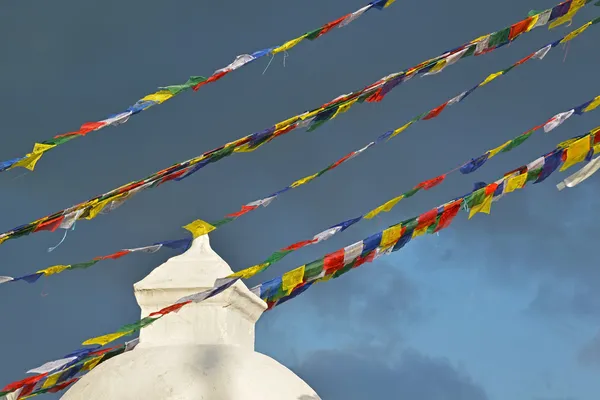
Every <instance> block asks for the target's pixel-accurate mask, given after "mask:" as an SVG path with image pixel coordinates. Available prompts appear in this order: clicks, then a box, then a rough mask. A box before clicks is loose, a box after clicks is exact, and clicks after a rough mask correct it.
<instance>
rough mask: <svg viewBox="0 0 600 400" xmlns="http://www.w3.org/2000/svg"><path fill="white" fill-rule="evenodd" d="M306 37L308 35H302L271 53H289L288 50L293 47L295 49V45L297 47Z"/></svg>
mask: <svg viewBox="0 0 600 400" xmlns="http://www.w3.org/2000/svg"><path fill="white" fill-rule="evenodd" d="M305 37H306V35H302V36H300V37H299V38H296V39H292V40H290V41H288V42H285V43H284V44H282V45H281V46H279V47H276V48H274V49H273V50H272V51H271V54H277V53H281V52H282V51H287V50H289V49H291V48H292V47H294V46H295V45H297V44H298V43H300V42H301V41H302V40H303V39H304V38H305Z"/></svg>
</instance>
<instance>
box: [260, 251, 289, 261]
mask: <svg viewBox="0 0 600 400" xmlns="http://www.w3.org/2000/svg"><path fill="white" fill-rule="evenodd" d="M292 251H293V250H283V251H276V252H275V253H273V254H271V256H270V257H269V258H267V259H266V260H265V261H264V262H263V264H275V263H276V262H277V261H279V260H281V259H282V258H283V257H285V256H287V255H288V254H290V253H291V252H292Z"/></svg>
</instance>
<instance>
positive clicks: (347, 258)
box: [83, 127, 600, 346]
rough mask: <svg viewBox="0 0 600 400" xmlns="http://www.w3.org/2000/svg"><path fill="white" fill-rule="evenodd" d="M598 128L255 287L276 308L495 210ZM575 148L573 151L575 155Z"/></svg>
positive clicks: (226, 283)
mask: <svg viewBox="0 0 600 400" xmlns="http://www.w3.org/2000/svg"><path fill="white" fill-rule="evenodd" d="M595 132H600V127H598V128H596V129H595V130H593V131H592V132H591V133H588V134H585V135H580V136H577V137H575V138H573V139H571V140H569V141H565V142H563V143H561V144H559V146H557V147H556V148H555V149H554V150H553V151H551V152H550V153H547V154H546V155H544V156H542V157H540V158H538V159H536V160H534V161H532V162H530V163H529V164H526V165H523V166H521V167H519V168H517V169H515V170H513V171H510V172H508V173H506V174H504V176H503V177H502V178H501V179H499V180H497V181H496V182H494V183H491V184H484V183H483V184H477V185H475V188H474V189H473V190H472V191H471V192H469V193H468V194H466V195H464V196H461V197H458V198H456V199H453V200H451V201H449V202H447V203H444V204H442V205H440V206H438V207H436V208H433V209H431V210H430V211H427V212H425V213H423V214H421V215H419V216H417V217H413V218H410V219H407V220H405V221H402V222H401V223H398V224H394V225H392V226H390V227H389V228H387V229H385V230H383V231H380V232H378V233H376V234H374V235H371V236H369V237H367V238H365V239H363V240H362V241H360V242H358V243H354V244H352V245H350V246H347V247H344V248H343V249H340V250H338V251H336V252H333V253H330V254H328V255H326V256H324V257H322V258H320V259H318V260H316V261H313V262H311V263H308V264H306V265H304V266H301V267H299V268H296V269H294V270H292V271H289V272H287V273H286V274H284V276H282V277H279V278H275V279H273V280H270V281H268V282H264V283H262V284H260V285H258V286H255V287H254V288H252V289H251V291H252V292H253V293H256V294H258V295H259V296H260V297H261V298H262V299H263V300H265V301H266V302H267V304H269V306H270V307H269V308H272V307H273V306H274V305H276V303H277V302H278V301H279V300H280V299H282V298H284V297H286V296H288V295H292V294H293V292H294V290H296V289H297V288H298V285H302V284H305V283H309V282H310V281H311V280H328V279H330V278H331V277H337V276H339V275H341V274H343V273H345V272H348V271H349V270H350V269H352V268H355V267H357V266H358V265H356V264H353V263H354V262H358V264H359V265H360V264H362V263H364V262H368V261H372V260H373V259H375V258H377V257H378V256H380V255H383V254H387V253H389V252H392V251H397V250H399V249H400V248H402V247H404V246H405V245H406V244H407V243H408V242H409V241H410V240H412V239H414V238H416V237H419V236H422V235H424V234H432V233H436V232H439V231H440V230H441V229H445V228H447V227H448V226H449V225H450V224H451V223H452V221H453V219H454V218H455V217H456V215H457V214H458V212H459V211H460V210H465V211H468V212H469V218H471V217H472V216H473V215H475V214H477V213H479V212H484V213H488V214H489V213H490V210H491V202H492V201H497V200H499V199H500V198H502V197H503V196H504V195H505V194H507V193H510V191H508V190H507V189H508V188H510V187H511V184H510V182H511V181H513V180H515V179H516V178H518V177H520V176H525V177H526V178H525V180H524V183H523V185H520V187H519V188H523V187H525V185H526V184H527V183H529V182H533V183H534V184H536V183H540V182H543V181H544V180H545V179H547V178H548V177H549V176H550V175H551V174H552V173H554V172H555V171H556V170H558V167H559V166H560V165H561V164H563V168H561V170H563V169H565V168H564V163H567V162H568V160H569V158H572V159H576V160H579V161H578V162H583V161H584V159H582V158H581V157H580V155H581V154H582V153H583V151H584V149H583V146H581V145H580V144H579V143H580V142H582V141H584V142H585V143H587V144H588V146H587V148H588V150H587V152H586V153H587V154H588V157H590V154H591V153H592V151H590V150H592V149H593V148H594V146H595V148H596V149H597V150H600V146H598V144H600V135H597V136H596V135H595ZM574 149H576V150H574ZM569 152H571V153H572V154H571V155H569ZM336 275H337V276H336ZM238 280H239V277H233V278H230V277H227V278H223V279H219V280H217V281H216V283H215V286H214V287H213V288H211V289H208V290H204V291H202V292H199V293H196V294H192V295H189V296H186V297H183V298H181V299H179V300H178V301H177V302H176V303H175V304H173V305H171V306H167V307H164V308H163V309H161V310H159V311H156V312H154V313H152V314H150V315H149V316H148V317H145V318H143V319H141V320H140V321H138V322H136V323H133V324H129V325H125V326H123V327H121V328H120V329H119V330H117V331H116V332H114V333H109V334H106V335H102V336H98V337H95V338H92V339H88V340H86V341H85V342H83V344H84V345H101V346H104V345H106V344H108V343H110V342H112V341H114V340H116V339H118V338H120V337H123V336H126V335H129V334H132V333H133V332H136V331H138V330H140V329H142V328H144V327H146V326H148V325H150V324H152V323H153V322H155V321H156V320H158V319H160V318H162V317H164V316H165V315H168V314H170V313H172V312H177V311H179V310H180V309H181V308H183V307H184V306H186V305H188V304H191V303H198V302H201V301H204V300H206V299H209V298H211V297H214V296H216V295H217V294H219V293H222V292H223V291H225V290H226V289H227V288H229V287H231V286H233V285H234V284H235V283H236V282H237V281H238ZM284 287H285V289H284Z"/></svg>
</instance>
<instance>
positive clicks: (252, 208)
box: [225, 206, 258, 218]
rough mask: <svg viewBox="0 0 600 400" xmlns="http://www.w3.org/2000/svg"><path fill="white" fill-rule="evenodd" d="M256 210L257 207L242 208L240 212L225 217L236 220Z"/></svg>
mask: <svg viewBox="0 0 600 400" xmlns="http://www.w3.org/2000/svg"><path fill="white" fill-rule="evenodd" d="M257 208H258V206H242V209H241V210H240V211H238V212H234V213H232V214H227V215H226V216H225V217H226V218H237V217H240V216H242V215H244V214H246V213H249V212H250V211H252V210H256V209H257Z"/></svg>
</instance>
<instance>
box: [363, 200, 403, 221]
mask: <svg viewBox="0 0 600 400" xmlns="http://www.w3.org/2000/svg"><path fill="white" fill-rule="evenodd" d="M403 198H404V195H401V196H398V197H396V198H393V199H392V200H390V201H388V202H387V203H385V204H383V205H381V206H379V207H377V208H376V209H374V210H372V211H370V212H369V213H367V214H365V219H372V218H375V217H376V216H377V215H379V214H380V213H382V212H390V211H391V209H392V208H394V207H395V206H396V204H398V203H399V202H400V200H402V199H403Z"/></svg>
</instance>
